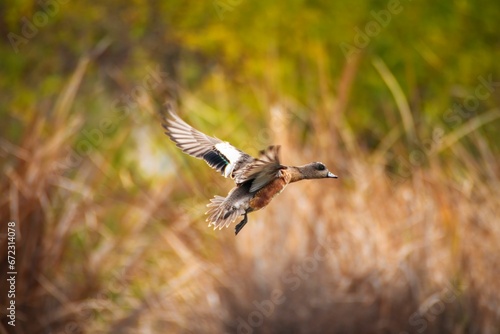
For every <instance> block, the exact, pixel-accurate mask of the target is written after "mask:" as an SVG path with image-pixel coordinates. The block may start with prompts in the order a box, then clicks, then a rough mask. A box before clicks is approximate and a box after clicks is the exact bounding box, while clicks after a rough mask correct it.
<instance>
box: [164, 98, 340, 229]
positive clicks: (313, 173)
mask: <svg viewBox="0 0 500 334" xmlns="http://www.w3.org/2000/svg"><path fill="white" fill-rule="evenodd" d="M162 126H163V128H164V129H165V134H166V135H167V136H168V137H169V138H170V140H172V141H173V142H174V143H175V145H176V146H177V147H178V148H180V149H181V150H182V151H183V152H184V153H186V154H188V155H190V156H192V157H195V158H198V159H202V160H204V161H205V162H206V163H207V164H208V165H209V166H210V167H212V168H213V169H214V170H216V171H218V172H220V173H221V175H222V176H224V177H225V178H231V179H233V180H234V182H235V184H236V185H235V187H234V188H232V189H231V190H230V191H229V193H228V194H227V196H226V197H223V196H218V195H216V196H215V197H214V198H212V199H211V200H210V203H209V204H208V205H207V207H208V211H207V212H206V213H205V214H206V215H207V216H208V218H207V219H206V221H207V222H208V226H209V227H211V226H213V227H214V230H215V229H217V228H218V229H219V230H221V229H222V228H223V227H228V226H230V225H231V223H233V222H234V221H235V220H236V219H237V218H238V217H239V216H243V219H242V220H241V221H240V222H239V223H238V224H237V225H236V226H235V235H238V233H239V232H240V231H241V229H242V228H243V227H244V226H245V225H246V224H247V222H248V217H247V216H248V214H249V213H250V212H254V211H258V210H260V209H262V208H264V207H266V206H267V205H268V204H269V203H270V202H271V201H272V200H273V199H274V198H275V197H276V196H277V195H279V194H280V193H281V192H282V191H283V190H284V189H285V187H286V186H287V185H288V184H290V183H294V182H298V181H302V180H310V179H327V178H333V179H337V178H338V176H337V175H335V174H333V173H332V172H330V171H329V170H328V168H326V166H325V164H323V163H321V162H311V163H309V164H306V165H303V166H287V165H283V164H281V162H280V158H279V153H280V148H281V147H280V146H279V145H271V146H268V147H267V148H266V149H264V150H261V151H260V152H259V155H258V157H256V158H255V157H252V156H251V155H249V154H247V153H245V152H243V151H241V150H239V149H237V148H236V147H234V146H233V145H231V144H230V143H228V142H226V141H222V140H220V139H218V138H216V137H211V136H208V135H206V134H204V133H202V132H201V131H198V130H196V129H195V128H193V127H192V126H191V125H189V124H188V123H186V122H184V121H183V120H182V119H181V118H180V117H179V116H178V115H177V113H176V112H175V111H174V110H173V108H172V107H171V106H170V105H167V110H166V113H163V114H162Z"/></svg>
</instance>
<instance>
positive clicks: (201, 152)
mask: <svg viewBox="0 0 500 334" xmlns="http://www.w3.org/2000/svg"><path fill="white" fill-rule="evenodd" d="M167 108H168V117H166V118H164V119H163V123H162V126H163V128H164V129H165V130H166V132H165V134H166V135H167V136H169V137H170V139H171V140H172V141H173V142H174V143H175V144H176V145H177V147H179V148H180V149H181V150H182V151H183V152H184V153H187V154H189V155H191V156H193V157H195V158H198V159H203V160H205V162H206V163H207V164H208V165H209V166H210V167H212V168H213V169H215V170H217V171H219V172H220V173H221V174H222V175H223V176H224V177H232V178H234V175H235V173H236V172H237V171H238V170H239V169H240V168H242V167H244V166H245V165H247V164H248V163H251V162H252V161H254V158H252V157H251V156H250V155H248V154H246V153H244V152H242V151H240V150H238V149H237V148H235V147H234V146H232V145H231V144H229V143H228V142H224V141H222V140H220V139H217V138H214V137H210V136H207V135H206V134H204V133H202V132H200V131H198V130H196V129H195V128H193V127H192V126H190V125H189V124H187V123H186V122H184V121H183V120H182V119H181V118H180V117H179V116H177V114H176V113H175V112H174V111H173V110H172V109H171V108H170V106H167Z"/></svg>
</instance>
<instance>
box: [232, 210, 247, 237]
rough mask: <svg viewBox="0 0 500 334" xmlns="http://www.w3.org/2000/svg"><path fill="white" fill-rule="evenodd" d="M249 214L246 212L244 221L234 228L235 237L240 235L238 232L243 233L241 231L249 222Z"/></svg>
mask: <svg viewBox="0 0 500 334" xmlns="http://www.w3.org/2000/svg"><path fill="white" fill-rule="evenodd" d="M247 214H248V213H247V212H246V211H245V213H244V214H243V216H244V217H243V220H242V221H240V222H239V223H238V225H236V227H235V228H234V235H238V232H240V231H241V229H242V228H243V226H245V224H246V223H247V222H248V217H247Z"/></svg>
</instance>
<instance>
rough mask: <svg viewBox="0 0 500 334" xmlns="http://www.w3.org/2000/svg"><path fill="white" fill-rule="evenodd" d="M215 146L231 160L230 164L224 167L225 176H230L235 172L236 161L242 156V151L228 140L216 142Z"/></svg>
mask: <svg viewBox="0 0 500 334" xmlns="http://www.w3.org/2000/svg"><path fill="white" fill-rule="evenodd" d="M214 147H215V149H217V150H218V151H219V152H220V153H221V154H222V155H223V156H225V157H226V159H227V160H228V161H229V164H228V165H227V166H226V168H225V169H224V177H228V176H229V175H231V173H232V172H233V169H234V166H235V165H236V162H238V160H239V159H240V158H241V152H240V151H238V150H237V149H236V148H234V147H233V146H232V145H231V144H229V143H228V142H223V143H219V144H216V145H215V146H214Z"/></svg>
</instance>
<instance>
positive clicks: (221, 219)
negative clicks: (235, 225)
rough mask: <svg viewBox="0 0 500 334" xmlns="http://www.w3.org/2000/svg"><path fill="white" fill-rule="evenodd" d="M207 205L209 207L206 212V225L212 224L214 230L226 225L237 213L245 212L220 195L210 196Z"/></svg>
mask: <svg viewBox="0 0 500 334" xmlns="http://www.w3.org/2000/svg"><path fill="white" fill-rule="evenodd" d="M207 207H208V208H209V209H208V211H207V212H206V214H207V215H208V218H207V222H208V226H209V227H210V226H213V227H214V230H215V229H216V228H218V229H219V230H220V229H222V228H223V227H228V226H229V225H230V224H231V223H232V222H233V221H234V220H235V219H236V218H237V217H238V216H239V215H242V214H243V213H244V212H245V211H244V210H241V209H240V208H237V207H235V206H233V205H231V204H230V203H228V201H226V198H225V197H222V196H215V197H214V198H212V199H211V200H210V203H209V204H208V205H207Z"/></svg>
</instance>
